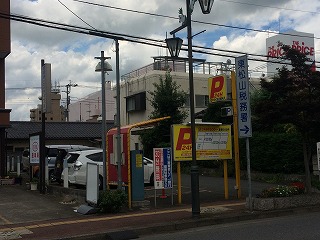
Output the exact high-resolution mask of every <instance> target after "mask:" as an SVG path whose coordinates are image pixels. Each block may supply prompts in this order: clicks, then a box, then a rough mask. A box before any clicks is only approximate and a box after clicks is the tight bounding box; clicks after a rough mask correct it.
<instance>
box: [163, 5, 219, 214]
mask: <svg viewBox="0 0 320 240" xmlns="http://www.w3.org/2000/svg"><path fill="white" fill-rule="evenodd" d="M190 2H191V5H190ZM195 2H196V0H191V1H190V0H186V5H187V16H186V21H185V22H184V23H182V26H181V27H179V28H177V29H175V30H173V31H172V32H170V34H173V35H174V34H175V33H176V32H178V31H180V30H181V29H183V28H185V27H187V33H188V63H189V94H190V123H191V139H192V142H191V143H192V150H191V152H192V153H191V154H192V166H191V194H192V217H199V216H200V195H199V166H198V165H197V154H196V138H195V135H196V134H195V133H196V127H195V109H194V105H195V104H194V84H193V60H192V29H191V14H192V11H193V6H194V3H195ZM213 2H214V0H199V4H200V7H201V10H202V12H203V13H204V14H208V13H210V11H211V8H212V5H213ZM173 39H175V40H173ZM174 41H175V43H174ZM166 42H167V46H168V48H169V52H170V54H171V56H172V57H177V56H178V55H177V54H179V52H180V48H181V45H182V40H181V39H180V38H171V39H167V40H166ZM170 47H171V50H170ZM174 47H180V48H179V49H173V48H174ZM173 53H174V55H172V54H173Z"/></svg>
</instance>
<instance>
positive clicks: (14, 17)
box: [0, 12, 318, 63]
mask: <svg viewBox="0 0 320 240" xmlns="http://www.w3.org/2000/svg"><path fill="white" fill-rule="evenodd" d="M0 18H6V19H11V20H14V21H19V22H24V23H29V24H33V25H38V26H42V27H47V28H53V29H59V30H64V31H69V32H75V33H80V34H86V35H92V36H100V37H103V38H109V39H120V40H124V41H128V42H133V43H139V44H145V45H149V46H155V47H161V48H166V46H165V44H164V40H155V39H151V38H145V37H137V36H132V35H125V34H119V33H112V32H105V31H92V30H91V29H88V28H84V27H78V26H74V25H68V24H62V23H56V22H52V21H47V20H43V19H35V18H31V17H26V16H20V15H15V14H10V15H8V14H4V13H1V12H0ZM124 36H125V37H126V38H124ZM185 46H186V45H184V47H183V48H182V49H181V50H184V51H187V49H186V48H185ZM193 48H194V49H193V52H197V53H201V54H207V55H215V56H222V57H232V58H234V57H236V56H237V55H239V54H248V55H249V56H255V57H262V58H267V56H266V55H258V54H252V53H244V52H238V51H230V50H222V49H213V48H207V47H202V46H193ZM197 49H199V50H197ZM205 50H206V51H205ZM208 51H211V52H208ZM212 51H218V52H223V53H229V54H221V53H215V52H212ZM230 54H232V55H230ZM234 54H236V55H234ZM248 59H249V60H252V61H263V62H271V63H279V62H278V61H274V60H265V59H261V58H252V57H250V58H248ZM316 63H318V62H316Z"/></svg>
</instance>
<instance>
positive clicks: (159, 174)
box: [153, 148, 173, 189]
mask: <svg viewBox="0 0 320 240" xmlns="http://www.w3.org/2000/svg"><path fill="white" fill-rule="evenodd" d="M153 160H154V162H153V167H154V176H155V177H154V178H155V179H154V188H155V189H167V188H172V185H173V184H172V154H171V148H154V149H153Z"/></svg>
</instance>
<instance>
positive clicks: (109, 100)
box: [69, 81, 115, 122]
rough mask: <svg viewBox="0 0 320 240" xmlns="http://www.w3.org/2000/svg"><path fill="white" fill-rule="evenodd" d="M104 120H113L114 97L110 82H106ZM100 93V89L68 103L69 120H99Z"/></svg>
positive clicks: (100, 109) (100, 110)
mask: <svg viewBox="0 0 320 240" xmlns="http://www.w3.org/2000/svg"><path fill="white" fill-rule="evenodd" d="M105 93H106V96H105V97H106V98H105V99H106V120H107V121H113V120H114V114H115V99H114V93H113V91H112V89H111V82H110V81H107V82H106V91H105ZM101 114H102V95H101V90H100V91H97V92H94V93H91V94H89V95H88V96H86V97H84V98H82V99H81V100H79V101H77V102H74V103H71V104H70V105H69V121H70V122H96V121H101Z"/></svg>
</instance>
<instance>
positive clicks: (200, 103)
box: [195, 95, 209, 108]
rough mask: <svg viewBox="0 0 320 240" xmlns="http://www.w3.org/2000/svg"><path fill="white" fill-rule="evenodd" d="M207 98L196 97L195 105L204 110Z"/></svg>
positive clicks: (204, 96) (205, 96) (202, 96)
mask: <svg viewBox="0 0 320 240" xmlns="http://www.w3.org/2000/svg"><path fill="white" fill-rule="evenodd" d="M208 102H209V97H208V95H196V98H195V105H196V107H198V108H204V107H207V106H208Z"/></svg>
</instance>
